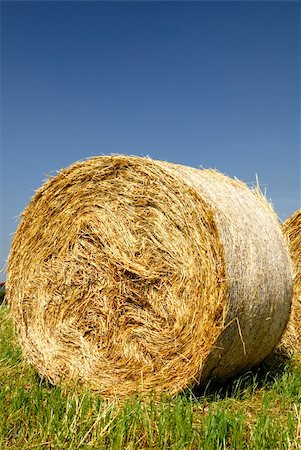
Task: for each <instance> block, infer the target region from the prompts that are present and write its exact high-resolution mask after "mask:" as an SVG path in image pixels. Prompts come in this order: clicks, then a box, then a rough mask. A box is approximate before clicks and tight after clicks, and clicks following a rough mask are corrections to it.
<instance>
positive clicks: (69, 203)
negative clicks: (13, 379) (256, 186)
mask: <svg viewBox="0 0 301 450" xmlns="http://www.w3.org/2000/svg"><path fill="white" fill-rule="evenodd" d="M291 284H292V280H291V267H290V259H289V255H288V252H287V247H286V243H285V240H284V238H283V235H282V232H281V228H280V226H279V224H278V221H277V218H276V216H275V214H274V213H273V211H272V209H271V207H270V205H269V204H268V203H267V202H266V200H265V199H264V198H263V197H262V196H261V195H260V194H259V193H258V192H256V191H251V190H250V189H249V188H248V187H247V186H246V185H245V184H243V183H242V182H239V181H237V180H232V179H230V178H228V177H226V176H224V175H222V174H220V173H218V172H216V171H213V170H197V169H193V168H189V167H184V166H179V165H175V164H170V163H166V162H161V161H154V160H151V159H148V158H139V157H128V156H103V157H95V158H92V159H89V160H87V161H84V162H79V163H76V164H74V165H72V166H70V167H69V168H67V169H64V170H62V171H61V172H60V173H59V174H58V175H57V176H56V177H54V178H53V179H51V180H49V181H48V182H47V183H46V184H45V185H44V186H42V187H41V188H40V189H39V190H38V191H37V192H36V193H35V195H34V197H33V198H32V200H31V202H30V203H29V205H28V207H27V208H26V210H25V211H24V213H23V215H22V219H21V222H20V224H19V226H18V229H17V232H16V234H15V237H14V240H13V244H12V248H11V253H10V256H9V263H8V274H7V297H8V302H9V304H10V307H11V311H12V315H13V317H14V321H15V324H16V328H17V331H18V334H19V338H20V342H21V345H22V348H23V351H24V353H25V354H26V356H27V358H28V360H29V361H30V362H31V363H32V364H34V365H35V366H36V368H37V370H38V371H39V373H40V374H41V375H42V376H43V377H45V378H46V379H48V380H49V381H50V382H52V383H54V384H57V383H59V382H62V381H69V380H75V381H76V382H77V383H83V384H84V385H87V386H89V387H91V388H92V389H96V390H98V391H99V392H101V393H102V394H103V395H104V396H106V397H114V396H117V397H121V396H125V395H129V394H132V393H134V392H140V393H147V392H150V391H155V392H156V393H160V392H168V393H170V394H175V393H177V392H179V391H181V390H182V389H184V388H186V387H187V386H193V385H195V384H197V383H206V382H207V380H208V379H209V378H210V377H216V376H221V377H224V378H226V377H230V376H233V375H234V374H236V373H238V372H240V371H241V370H242V369H247V368H250V367H252V366H254V365H256V364H258V363H259V362H260V361H261V360H262V359H263V358H264V357H265V356H266V355H268V354H269V353H270V352H271V351H272V350H273V348H274V347H275V346H276V345H277V343H278V342H279V339H280V338H281V335H282V333H283V330H284V328H285V326H286V323H287V320H288V315H289V310H290V304H291V293H292V286H291Z"/></svg>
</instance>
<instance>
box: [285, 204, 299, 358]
mask: <svg viewBox="0 0 301 450" xmlns="http://www.w3.org/2000/svg"><path fill="white" fill-rule="evenodd" d="M282 229H283V232H284V234H285V236H286V237H287V239H288V243H289V250H290V255H291V258H292V263H293V301H292V311H291V317H290V320H289V323H288V326H287V329H286V331H285V333H284V335H283V339H282V341H281V347H282V348H284V349H286V350H287V351H289V352H291V353H293V354H296V355H298V356H299V358H300V357H301V209H299V210H298V211H296V212H295V213H294V214H293V215H292V216H291V217H289V218H288V219H287V220H286V221H285V222H284V223H283V225H282Z"/></svg>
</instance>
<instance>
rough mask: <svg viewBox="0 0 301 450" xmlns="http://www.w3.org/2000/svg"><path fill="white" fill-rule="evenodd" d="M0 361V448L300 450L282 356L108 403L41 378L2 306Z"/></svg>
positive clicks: (297, 382) (295, 369)
mask: <svg viewBox="0 0 301 450" xmlns="http://www.w3.org/2000/svg"><path fill="white" fill-rule="evenodd" d="M0 361H1V365H0V448H1V449H16V450H19V449H24V450H25V449H26V450H29V449H58V450H62V449H89V448H91V449H118V450H119V449H120V450H123V449H178V450H180V449H191V450H192V449H204V450H207V449H208V450H211V449H212V450H219V449H228V448H229V449H235V450H236V449H260V450H262V449H300V448H301V367H300V365H299V364H298V363H297V361H296V360H294V359H290V358H288V357H287V356H286V355H283V354H279V353H278V354H274V355H272V356H271V357H270V358H269V359H268V360H266V361H264V362H263V363H262V364H261V365H260V366H259V367H257V368H256V369H254V370H253V371H252V372H248V373H246V374H244V375H242V376H241V377H239V378H237V379H235V380H232V381H231V382H228V383H227V384H219V385H218V384H215V385H213V384H212V385H209V386H207V388H206V389H205V390H203V391H201V392H198V393H197V392H190V391H186V392H184V393H182V394H181V395H178V396H177V397H175V398H168V397H165V398H161V399H160V401H155V400H154V399H152V398H150V399H149V401H147V402H145V401H144V402H143V401H142V400H141V399H139V398H138V397H135V398H130V399H128V400H126V401H125V402H124V403H123V404H121V403H118V402H117V401H115V402H108V401H105V400H103V399H101V398H100V396H99V395H96V394H95V393H92V392H89V391H86V392H79V391H77V390H76V389H70V388H69V389H68V388H67V387H53V386H51V385H49V384H48V383H47V382H45V381H44V380H42V379H40V378H39V376H38V375H37V374H36V372H35V371H34V369H33V368H32V367H30V366H29V365H28V364H27V363H26V362H25V361H24V360H23V359H22V357H21V352H20V349H19V347H18V345H17V342H16V338H15V336H14V332H13V327H12V323H11V320H10V318H9V313H8V309H7V307H6V306H5V305H2V306H0Z"/></svg>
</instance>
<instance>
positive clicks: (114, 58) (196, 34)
mask: <svg viewBox="0 0 301 450" xmlns="http://www.w3.org/2000/svg"><path fill="white" fill-rule="evenodd" d="M1 21H2V23H1V33H2V70H1V75H2V99H1V114H2V142H1V185H0V187H1V197H2V205H1V246H0V266H3V264H4V262H5V260H6V258H7V255H8V252H9V247H10V240H11V237H10V234H11V233H13V232H14V230H15V229H16V225H17V220H16V216H17V215H18V214H19V213H20V212H21V211H22V210H23V209H24V207H25V206H26V204H27V203H28V202H29V200H30V198H31V196H32V195H33V193H34V191H35V189H37V188H38V187H39V186H40V185H41V184H42V180H43V179H44V178H45V174H47V173H50V172H51V171H54V170H57V169H60V168H62V167H65V166H67V165H69V164H71V163H72V162H74V161H76V160H79V159H82V158H85V157H88V156H92V155H97V154H107V153H111V152H115V153H126V154H136V155H149V156H151V157H153V158H156V159H164V160H168V161H174V162H178V163H182V164H187V165H191V166H195V167H197V166H200V165H201V166H203V167H214V168H217V169H218V170H220V171H222V172H224V173H226V174H228V175H230V176H236V177H238V178H240V179H242V180H244V181H246V182H247V183H251V182H254V180H255V174H258V177H259V181H260V182H261V184H262V185H263V186H264V187H265V186H266V188H267V195H268V197H269V198H271V199H272V202H273V204H274V206H275V208H276V211H277V212H278V214H279V216H280V218H281V219H285V218H286V217H287V216H289V215H290V214H291V213H293V211H295V210H296V209H297V208H299V207H300V126H299V122H300V109H299V103H300V86H299V80H300V25H299V23H300V3H299V2H288V1H283V2H252V1H251V2H239V1H238V2H235V1H234V2H184V1H182V2H141V1H140V2H72V1H70V2H43V1H41V2H27V1H26V2H5V1H4V2H1ZM3 277H4V275H3V276H2V277H1V275H0V278H3Z"/></svg>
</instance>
